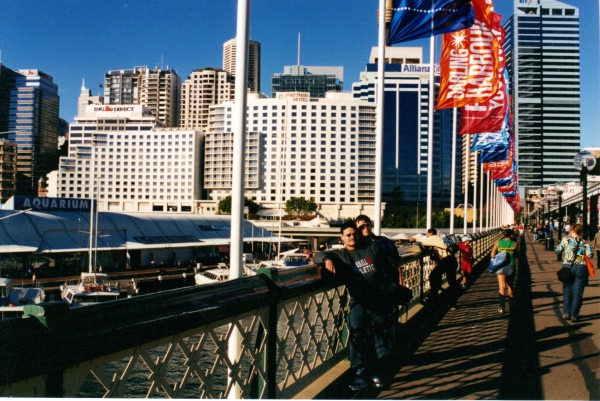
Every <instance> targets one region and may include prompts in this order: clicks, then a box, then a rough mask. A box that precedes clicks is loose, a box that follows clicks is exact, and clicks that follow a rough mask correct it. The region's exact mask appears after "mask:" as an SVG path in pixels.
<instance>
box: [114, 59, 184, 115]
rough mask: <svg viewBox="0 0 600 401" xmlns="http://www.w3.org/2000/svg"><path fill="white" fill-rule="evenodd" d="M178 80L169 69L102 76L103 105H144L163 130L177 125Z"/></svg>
mask: <svg viewBox="0 0 600 401" xmlns="http://www.w3.org/2000/svg"><path fill="white" fill-rule="evenodd" d="M180 93H181V78H180V77H179V75H177V72H176V71H175V70H173V69H171V68H169V67H167V68H166V69H165V70H163V69H160V68H155V69H150V68H148V67H135V68H133V69H129V70H112V71H109V72H108V73H107V74H105V75H104V104H108V105H136V104H139V105H143V106H146V107H147V108H148V109H149V110H150V111H151V112H152V114H153V115H155V116H156V117H158V119H159V121H161V122H162V123H163V124H164V125H165V126H166V127H177V126H178V125H179V103H180Z"/></svg>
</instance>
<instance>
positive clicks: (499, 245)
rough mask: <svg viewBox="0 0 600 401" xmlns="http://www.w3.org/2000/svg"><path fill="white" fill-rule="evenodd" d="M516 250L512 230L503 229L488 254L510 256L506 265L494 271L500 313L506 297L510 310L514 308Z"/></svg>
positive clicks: (504, 305)
mask: <svg viewBox="0 0 600 401" xmlns="http://www.w3.org/2000/svg"><path fill="white" fill-rule="evenodd" d="M517 251H518V245H517V242H516V241H515V239H514V232H513V231H512V230H508V229H507V230H503V231H502V238H500V239H499V240H498V242H496V243H495V244H494V248H492V253H491V255H490V256H491V257H492V258H493V257H495V256H496V255H497V254H498V253H500V252H506V253H508V257H509V258H510V262H508V264H507V265H506V266H504V267H502V268H500V269H499V270H498V271H496V277H498V313H500V314H502V313H504V312H505V311H506V298H507V297H508V304H509V307H510V309H511V311H512V310H513V309H514V299H513V296H514V293H513V282H514V279H515V254H516V253H517Z"/></svg>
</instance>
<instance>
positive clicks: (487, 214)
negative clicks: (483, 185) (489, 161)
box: [485, 171, 492, 230]
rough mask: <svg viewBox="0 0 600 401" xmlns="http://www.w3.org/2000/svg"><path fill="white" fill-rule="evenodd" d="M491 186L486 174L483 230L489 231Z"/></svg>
mask: <svg viewBox="0 0 600 401" xmlns="http://www.w3.org/2000/svg"><path fill="white" fill-rule="evenodd" d="M491 186H492V182H491V181H490V172H489V171H488V172H487V197H486V199H485V229H486V230H489V229H490V207H491V204H490V188H491Z"/></svg>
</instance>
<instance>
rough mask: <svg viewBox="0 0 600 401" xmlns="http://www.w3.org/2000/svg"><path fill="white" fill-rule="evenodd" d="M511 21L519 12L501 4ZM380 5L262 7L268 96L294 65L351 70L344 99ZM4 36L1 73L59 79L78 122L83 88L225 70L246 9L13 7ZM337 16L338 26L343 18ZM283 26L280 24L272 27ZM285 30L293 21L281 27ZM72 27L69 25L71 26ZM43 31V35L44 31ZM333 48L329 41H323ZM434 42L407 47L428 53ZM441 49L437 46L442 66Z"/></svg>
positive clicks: (590, 29)
mask: <svg viewBox="0 0 600 401" xmlns="http://www.w3.org/2000/svg"><path fill="white" fill-rule="evenodd" d="M496 3H497V4H496V11H497V12H498V13H500V14H502V15H503V21H506V20H507V19H508V18H509V17H510V15H511V14H512V11H513V2H512V1H510V2H507V1H505V2H499V1H497V2H496ZM566 3H568V4H571V5H574V6H577V7H580V8H582V11H581V22H580V25H581V55H582V57H581V77H582V81H581V82H582V85H581V108H582V112H581V115H582V119H581V146H582V147H590V146H598V145H599V140H598V126H600V102H599V100H598V97H597V96H596V94H597V92H598V90H599V84H598V82H599V79H598V76H599V75H600V74H599V68H598V65H599V64H600V63H599V62H598V42H599V40H598V4H597V3H596V4H590V2H587V1H586V2H584V1H577V0H571V1H566ZM377 6H378V2H376V1H372V2H369V3H367V2H364V1H360V0H351V1H348V2H345V3H344V6H343V7H340V5H339V3H338V2H334V1H332V0H331V1H330V0H325V1H315V2H314V3H313V4H310V7H307V3H306V2H300V1H288V2H284V3H281V4H279V5H278V7H277V8H273V7H272V3H269V2H266V1H255V2H252V4H251V10H250V38H251V39H252V40H256V41H258V42H260V43H261V47H262V59H261V65H262V67H261V69H262V74H261V80H262V81H263V83H264V85H263V87H262V88H261V92H263V93H267V94H268V93H270V88H267V87H266V86H267V85H269V86H270V82H271V77H272V75H273V74H275V73H280V72H281V71H282V68H283V67H284V66H285V65H291V64H295V63H296V62H297V60H298V33H301V51H300V63H301V64H303V65H322V66H327V65H329V66H334V65H337V66H343V67H344V83H345V86H344V91H346V92H349V91H350V90H351V85H352V83H354V82H357V81H358V80H359V74H360V72H362V71H364V70H365V67H366V65H367V63H368V58H369V54H370V51H371V48H372V47H373V46H377V24H376V10H377ZM2 9H3V16H4V18H3V24H2V26H0V51H1V52H2V53H1V58H0V60H1V61H2V63H3V64H4V65H5V66H7V67H9V68H12V69H24V68H35V69H40V70H42V71H44V72H46V73H47V74H50V75H52V76H53V77H54V79H55V82H56V83H57V84H58V86H59V95H60V97H61V102H60V107H61V112H60V116H61V118H64V119H65V120H67V122H72V121H73V120H74V117H75V116H76V115H77V97H78V96H79V93H80V88H81V84H82V79H85V82H86V86H87V87H88V88H90V89H92V91H93V94H94V95H96V94H97V93H98V91H99V90H100V88H99V85H100V84H101V83H102V82H103V77H104V74H106V72H108V71H109V70H114V69H125V68H133V67H135V66H148V67H150V68H155V67H159V68H167V67H170V68H172V69H174V70H175V71H177V73H178V74H179V75H180V76H181V77H182V81H184V80H185V79H186V78H187V77H188V76H189V75H190V74H191V73H192V71H195V70H196V69H198V68H206V67H214V68H222V58H223V44H224V43H225V42H227V41H228V40H230V39H232V38H234V37H235V34H236V32H235V30H236V16H237V15H236V13H237V1H235V0H222V1H219V2H208V1H198V2H193V1H187V0H185V1H184V0H181V1H175V2H172V3H168V5H166V4H165V3H164V2H161V1H159V0H139V1H120V0H114V1H106V2H100V3H98V2H93V3H88V2H80V1H58V2H52V3H51V2H35V1H32V0H25V1H19V2H17V1H12V0H9V1H6V2H3V4H2ZM332 16H336V17H335V18H334V17H332ZM273 21H275V22H273ZM277 21H285V23H281V24H278V23H277ZM65 22H66V23H65ZM40 27H43V29H40ZM323 38H326V40H323ZM428 44H429V40H428V39H426V40H418V41H412V42H406V43H405V44H404V45H405V46H420V47H423V48H424V54H425V55H426V57H425V60H424V61H425V62H428V58H429V57H428V53H429V51H428ZM440 45H441V39H439V38H438V40H437V45H436V61H439V53H440V47H441V46H440Z"/></svg>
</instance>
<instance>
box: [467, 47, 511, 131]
mask: <svg viewBox="0 0 600 401" xmlns="http://www.w3.org/2000/svg"><path fill="white" fill-rule="evenodd" d="M501 64H505V60H504V58H503V59H502V60H501ZM501 67H502V68H504V66H501ZM508 80H509V78H508V71H507V70H506V69H504V73H503V74H501V77H500V80H499V87H498V91H497V92H496V94H495V95H494V96H492V97H491V98H490V99H488V100H487V101H485V102H483V103H473V104H467V105H465V106H463V107H462V108H461V109H460V130H459V131H458V133H459V134H460V135H466V134H477V133H480V132H496V131H500V130H501V129H502V126H503V124H504V120H505V118H506V113H507V110H508V85H509V81H508Z"/></svg>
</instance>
